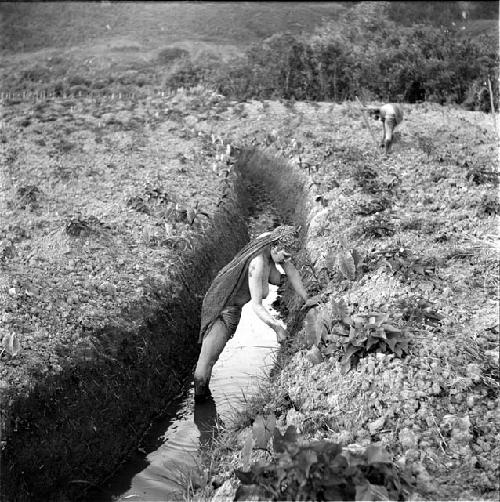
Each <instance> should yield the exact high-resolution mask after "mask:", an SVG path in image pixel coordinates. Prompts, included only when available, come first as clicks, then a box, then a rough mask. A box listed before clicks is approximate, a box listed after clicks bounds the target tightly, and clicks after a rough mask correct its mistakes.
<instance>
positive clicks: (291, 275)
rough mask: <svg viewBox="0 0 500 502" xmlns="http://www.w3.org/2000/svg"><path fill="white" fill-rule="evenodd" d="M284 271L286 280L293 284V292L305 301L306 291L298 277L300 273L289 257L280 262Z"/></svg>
mask: <svg viewBox="0 0 500 502" xmlns="http://www.w3.org/2000/svg"><path fill="white" fill-rule="evenodd" d="M280 265H281V266H282V267H283V270H284V271H285V274H286V276H287V277H288V280H289V281H290V283H291V284H292V286H293V289H294V290H295V292H296V293H297V294H298V295H299V296H300V297H301V298H302V299H303V300H304V301H307V291H306V288H304V285H303V284H302V279H301V278H300V274H299V272H298V270H297V269H296V268H295V265H294V264H293V263H292V261H291V259H289V258H288V259H285V260H284V261H283V263H280Z"/></svg>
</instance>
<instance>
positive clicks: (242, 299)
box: [194, 226, 317, 400]
mask: <svg viewBox="0 0 500 502" xmlns="http://www.w3.org/2000/svg"><path fill="white" fill-rule="evenodd" d="M294 235H295V228H294V227H290V226H281V227H278V228H275V229H274V230H273V231H272V232H266V233H264V234H261V235H259V236H258V237H256V238H255V239H254V240H253V241H251V242H250V243H249V244H247V245H246V246H245V247H244V248H243V249H242V250H241V251H240V252H239V253H238V254H237V255H236V256H235V257H234V258H233V260H231V261H230V262H229V263H228V264H227V265H226V266H225V267H224V268H223V269H222V270H221V271H220V272H219V273H218V274H217V276H216V278H215V279H214V281H213V282H212V284H211V286H210V288H209V290H208V292H207V294H206V295H205V298H204V300H203V306H202V311H201V329H200V338H199V340H198V341H199V343H201V344H202V345H201V351H200V356H199V358H198V363H197V364H196V369H195V372H194V388H195V399H196V400H201V399H204V398H205V397H206V396H207V395H209V390H208V384H209V382H210V378H211V376H212V368H213V366H214V364H215V362H216V361H217V359H218V358H219V355H220V354H221V352H222V350H223V349H224V346H225V345H226V343H227V341H228V340H229V339H230V338H231V337H232V336H233V335H234V332H235V331H236V328H237V327H238V323H239V321H240V317H241V309H242V308H243V305H245V304H246V303H247V302H248V301H250V302H251V305H252V308H253V310H254V312H255V313H256V314H257V316H258V317H259V319H261V320H262V321H264V322H265V323H266V324H267V325H268V326H270V327H271V328H272V329H274V331H275V332H276V335H277V337H278V341H280V342H281V341H283V340H284V339H285V338H286V330H285V329H284V328H283V326H282V325H281V324H280V323H279V321H278V320H277V319H275V318H274V317H273V316H272V315H271V314H270V313H269V311H268V310H267V309H266V308H265V307H264V305H263V304H262V300H263V299H264V298H266V296H267V295H268V293H269V284H276V285H279V284H280V283H281V273H280V272H279V271H278V269H277V268H276V265H277V264H279V265H281V267H282V268H283V270H284V272H285V274H286V276H287V277H288V279H289V281H290V283H291V284H292V286H293V288H294V290H295V291H296V292H297V294H298V295H299V296H300V297H301V298H302V299H303V300H304V301H305V302H306V303H305V305H308V306H311V305H312V303H311V300H308V299H307V293H306V290H305V288H304V286H303V284H302V281H301V279H300V276H299V273H298V271H297V269H296V268H295V266H294V265H293V263H292V262H291V255H290V254H289V253H287V252H286V249H288V248H289V246H290V245H291V244H292V243H293V241H294ZM310 303H311V305H309V304H310ZM316 303H317V302H316Z"/></svg>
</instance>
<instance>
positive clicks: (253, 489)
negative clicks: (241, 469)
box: [234, 481, 266, 501]
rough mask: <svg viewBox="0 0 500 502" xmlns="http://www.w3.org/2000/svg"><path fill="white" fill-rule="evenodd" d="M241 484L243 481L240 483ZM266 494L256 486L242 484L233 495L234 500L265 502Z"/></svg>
mask: <svg viewBox="0 0 500 502" xmlns="http://www.w3.org/2000/svg"><path fill="white" fill-rule="evenodd" d="M242 483H243V481H242ZM265 496H266V493H265V491H264V489H263V488H262V487H261V486H259V485H256V484H247V483H245V484H242V485H240V486H238V489H237V490H236V493H235V494H234V500H235V501H237V500H247V501H250V500H265Z"/></svg>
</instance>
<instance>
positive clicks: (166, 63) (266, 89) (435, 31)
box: [1, 2, 499, 111]
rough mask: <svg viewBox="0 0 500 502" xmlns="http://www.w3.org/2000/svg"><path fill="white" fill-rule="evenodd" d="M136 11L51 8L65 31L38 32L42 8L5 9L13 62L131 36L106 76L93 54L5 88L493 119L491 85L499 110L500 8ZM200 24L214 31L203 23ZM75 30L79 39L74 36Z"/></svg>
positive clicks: (9, 78)
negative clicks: (450, 108)
mask: <svg viewBox="0 0 500 502" xmlns="http://www.w3.org/2000/svg"><path fill="white" fill-rule="evenodd" d="M135 7H136V6H134V5H125V6H123V7H120V8H118V7H117V6H116V5H114V4H113V5H110V6H106V5H104V6H100V7H95V9H93V10H92V11H89V9H88V8H85V6H82V4H80V3H77V4H76V5H75V9H76V10H74V12H73V11H72V13H73V15H72V16H69V13H68V12H66V11H65V10H64V9H62V11H61V13H55V12H52V11H51V10H50V9H53V5H52V6H51V5H49V6H47V8H44V9H42V10H43V12H42V13H43V14H45V15H46V14H48V13H50V12H52V14H53V15H54V16H55V17H54V21H53V22H54V23H56V27H59V28H60V29H54V30H51V31H50V30H49V31H47V30H46V29H45V28H44V27H43V26H40V20H43V19H44V17H43V16H40V13H39V12H38V10H40V6H30V5H25V6H24V7H23V8H22V9H21V10H19V8H18V7H17V6H13V5H12V4H7V5H6V6H5V7H4V6H2V8H1V10H2V11H3V14H4V22H3V28H5V36H4V37H3V46H2V48H3V49H4V51H5V52H6V53H9V51H12V50H13V48H15V47H18V46H19V43H21V42H22V48H23V50H26V48H37V47H39V46H40V44H42V45H43V44H45V46H46V47H47V46H49V47H59V46H60V45H61V44H62V43H64V42H69V43H83V42H85V41H86V42H92V40H94V39H96V37H99V39H100V40H101V42H103V41H106V40H108V39H109V40H111V38H112V37H126V39H124V41H123V44H124V45H122V46H120V47H118V46H116V47H115V46H114V45H109V43H108V46H107V48H106V49H104V46H103V49H102V50H104V51H105V53H106V57H107V58H108V59H109V63H108V64H106V65H104V66H102V67H100V68H99V67H98V66H96V62H95V61H94V60H92V58H88V53H85V54H84V55H82V57H77V56H76V54H75V53H71V54H70V53H62V52H58V53H56V54H51V55H50V56H49V57H48V58H45V60H44V58H40V60H39V62H38V63H37V64H36V65H34V66H28V67H26V66H25V67H23V69H22V71H19V72H10V71H7V70H6V71H5V75H4V89H6V88H7V89H22V90H27V91H33V90H34V89H37V91H40V90H41V89H44V88H45V89H49V90H52V91H55V92H56V93H57V94H59V95H64V94H65V93H69V94H76V93H83V94H87V93H91V92H92V93H93V92H97V93H102V92H110V91H116V92H120V91H121V92H123V91H124V90H127V89H133V90H134V92H137V90H138V89H139V90H142V91H144V92H147V91H148V89H149V88H151V87H155V88H159V87H162V88H163V87H169V88H177V87H190V86H193V85H197V84H200V83H202V84H204V85H207V86H209V87H212V88H214V89H216V90H217V91H218V92H219V93H222V94H224V95H225V96H227V97H230V98H235V99H242V100H244V99H251V98H258V99H270V98H272V99H276V98H283V99H295V100H304V99H306V100H314V101H334V102H342V101H344V100H346V99H347V100H351V99H354V98H355V96H358V97H360V98H362V99H363V100H366V101H369V100H384V101H404V102H418V101H433V102H439V103H441V104H444V103H457V104H460V105H463V106H464V107H466V108H467V109H469V110H473V109H475V110H481V111H490V109H491V100H490V95H489V84H488V80H489V81H490V82H491V86H492V92H493V95H494V101H495V102H497V101H498V96H499V94H498V64H499V57H498V51H497V45H498V43H497V41H498V36H497V25H498V23H497V19H498V5H497V4H496V3H489V2H475V3H471V2H412V3H407V2H357V3H352V4H349V3H348V4H343V3H341V2H339V3H334V4H314V3H313V4H311V6H309V5H307V6H305V5H304V4H297V5H296V6H293V9H292V8H291V6H290V5H289V4H286V3H284V4H269V5H266V6H265V8H264V10H262V11H259V12H257V10H255V8H253V9H252V5H251V4H250V5H247V6H245V7H241V6H237V5H230V6H228V4H219V5H217V6H214V8H213V9H211V8H208V7H210V6H207V5H204V4H200V5H199V6H195V5H190V4H189V5H187V6H186V7H185V8H184V7H182V6H181V7H180V6H179V5H177V4H171V7H170V6H169V8H168V9H166V8H163V10H161V9H160V7H161V6H155V5H148V6H147V9H145V11H144V12H139V11H137V9H135ZM254 7H255V6H254ZM33 9H35V10H36V9H38V10H36V12H35V14H36V16H34V17H33V18H32V20H31V21H26V18H29V15H30V13H31V11H32V10H33ZM96 9H98V10H96ZM134 9H135V10H134ZM197 9H198V10H197ZM205 10H206V12H205ZM24 11H26V12H24ZM96 12H97V13H98V14H99V16H96ZM15 13H17V14H18V17H15V16H14V14H15ZM464 13H465V18H464ZM20 14H21V15H20ZM75 14H78V15H75ZM205 14H206V15H205ZM19 15H20V17H19ZM68 16H69V17H68ZM96 17H98V19H97V20H96V22H95V23H94V22H93V20H94V18H96ZM201 18H203V19H205V21H206V22H204V23H202V24H200V19H201ZM9 19H10V20H11V21H12V22H11V23H10V24H9V23H8V20H9ZM131 19H135V20H136V26H135V27H133V26H132V25H131ZM278 20H280V21H279V22H278ZM63 21H64V23H63ZM188 21H189V23H188V27H189V28H190V29H191V30H192V33H195V34H196V38H197V39H199V40H204V42H203V43H205V44H206V45H205V46H203V47H205V49H204V50H200V49H199V48H196V47H195V46H194V45H193V44H194V42H193V41H191V43H190V44H187V45H185V46H183V47H179V46H176V45H172V43H173V42H174V38H175V37H177V39H178V40H184V39H185V38H186V36H187V35H186V33H185V32H184V31H182V30H183V28H182V26H184V25H185V24H186V23H187V22H188ZM51 23H52V21H51ZM62 23H63V24H62ZM176 23H177V24H176ZM415 23H417V24H415ZM146 25H147V29H146V28H144V29H141V27H145V26H146ZM224 26H225V27H224ZM258 26H259V28H258V29H257V27H258ZM69 27H74V28H75V29H74V30H72V31H71V33H66V32H68V30H69ZM85 27H86V28H85ZM83 28H85V29H83ZM87 28H88V29H87ZM243 28H245V29H243ZM272 28H274V29H272ZM65 30H66V31H65ZM25 32H26V33H28V34H29V36H27V35H26V33H25ZM236 32H238V33H240V35H239V36H236ZM147 34H149V35H148V36H147ZM153 35H154V36H153ZM74 37H77V38H76V39H75V38H74ZM78 37H79V38H78ZM82 37H83V38H82ZM85 37H86V38H85ZM103 37H104V38H103ZM190 37H191V38H192V37H193V35H192V34H191V35H190ZM108 42H109V41H108ZM196 43H201V42H196ZM97 46H98V45H96V47H97ZM215 46H216V47H217V48H216V49H215V52H214V47H215ZM207 47H208V48H209V49H207ZM117 52H124V53H125V52H127V53H130V54H134V53H135V56H136V59H135V60H133V59H130V56H127V57H129V60H127V61H122V62H120V64H117V63H116V61H115V59H113V54H115V55H116V54H117ZM83 58H85V59H83ZM80 59H83V60H80Z"/></svg>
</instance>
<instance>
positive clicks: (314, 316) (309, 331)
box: [304, 308, 321, 347]
mask: <svg viewBox="0 0 500 502" xmlns="http://www.w3.org/2000/svg"><path fill="white" fill-rule="evenodd" d="M318 317H319V316H318V309H316V308H313V309H311V310H309V312H308V313H307V314H306V317H305V319H304V329H305V334H306V342H307V345H308V347H311V346H312V345H317V344H318V338H319V340H320V339H321V334H318Z"/></svg>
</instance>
